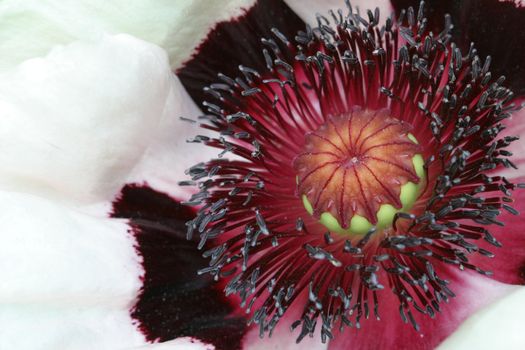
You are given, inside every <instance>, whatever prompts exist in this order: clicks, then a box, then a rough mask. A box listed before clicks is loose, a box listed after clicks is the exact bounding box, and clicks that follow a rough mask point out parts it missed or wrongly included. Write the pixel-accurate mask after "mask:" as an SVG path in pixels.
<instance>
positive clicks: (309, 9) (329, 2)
mask: <svg viewBox="0 0 525 350" xmlns="http://www.w3.org/2000/svg"><path fill="white" fill-rule="evenodd" d="M285 2H286V3H287V4H288V6H290V7H291V8H292V10H294V11H295V13H297V14H298V15H299V17H301V18H302V19H303V21H305V22H307V23H309V24H311V25H316V24H317V21H316V17H315V15H316V14H317V13H319V14H321V15H323V16H327V15H328V11H329V10H337V9H342V10H343V11H344V13H346V12H347V7H346V4H345V2H344V1H343V0H285ZM350 3H351V4H352V7H353V10H354V12H355V11H356V10H359V13H360V14H361V16H363V18H365V19H367V20H368V16H367V15H366V11H367V10H372V11H374V9H375V8H376V7H378V8H379V10H380V11H381V14H380V23H382V22H384V21H385V20H386V18H387V17H389V16H390V14H391V13H392V11H393V9H392V6H391V4H390V0H351V1H350Z"/></svg>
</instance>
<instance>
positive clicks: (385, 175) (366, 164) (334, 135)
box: [294, 109, 424, 234]
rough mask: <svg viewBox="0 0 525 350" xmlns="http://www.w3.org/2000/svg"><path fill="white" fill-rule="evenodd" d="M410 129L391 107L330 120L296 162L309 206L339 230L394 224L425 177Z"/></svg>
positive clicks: (313, 135) (361, 231) (301, 189)
mask: <svg viewBox="0 0 525 350" xmlns="http://www.w3.org/2000/svg"><path fill="white" fill-rule="evenodd" d="M410 129H411V128H410V126H409V125H407V124H406V123H403V122H401V121H400V120H398V119H395V118H393V117H391V116H390V113H389V111H388V110H380V111H369V110H359V109H357V110H354V111H353V112H351V113H349V114H348V115H346V114H345V115H340V116H334V117H330V118H328V121H327V122H326V123H325V124H323V125H321V126H320V127H319V128H318V129H317V130H316V131H314V132H311V133H309V134H308V135H307V136H306V140H305V146H304V152H303V153H301V154H299V155H298V156H297V157H296V158H295V160H294V168H295V169H296V171H297V183H298V191H299V195H300V196H301V197H302V200H303V204H304V206H305V208H306V210H307V211H308V212H309V213H310V214H312V215H314V216H315V217H317V218H319V219H320V220H321V223H323V224H324V225H325V226H327V227H328V228H329V229H330V230H331V231H335V232H338V233H350V234H364V233H366V232H367V231H368V230H370V229H371V228H372V226H378V227H380V228H384V227H387V226H389V225H390V224H391V223H392V219H393V216H394V214H395V213H396V211H399V210H401V209H403V210H408V209H410V207H411V206H412V204H413V203H414V201H415V199H416V198H417V194H418V187H419V186H418V185H419V184H420V183H421V178H423V175H424V170H423V161H422V157H421V155H420V154H419V153H418V152H420V146H419V144H418V143H417V140H416V139H415V138H414V136H413V135H412V134H410Z"/></svg>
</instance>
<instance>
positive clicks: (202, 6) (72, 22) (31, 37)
mask: <svg viewBox="0 0 525 350" xmlns="http://www.w3.org/2000/svg"><path fill="white" fill-rule="evenodd" d="M253 3H254V0H228V1H208V0H193V1H185V0H178V1H173V0H157V1H151V0H134V1H129V0H112V1H107V0H89V1H88V0H77V1H63V0H27V1H19V0H6V1H2V2H1V3H0V71H2V70H5V69H9V68H11V67H13V66H14V65H16V64H18V63H20V62H22V61H23V60H26V59H28V58H31V57H35V56H41V55H45V54H46V53H47V52H48V51H49V50H50V49H51V48H52V47H53V46H54V45H56V44H68V43H70V42H72V41H75V40H79V39H96V38H98V37H99V36H100V34H101V33H111V34H117V33H128V34H132V35H134V36H136V37H138V38H141V39H144V40H146V41H149V42H152V43H155V44H158V45H160V46H162V47H164V48H165V49H167V50H168V52H169V54H170V61H171V63H172V66H173V67H174V68H176V67H178V66H179V65H180V63H181V62H183V61H185V60H187V59H188V58H189V57H190V56H191V54H192V52H193V49H194V47H195V46H197V45H198V44H199V42H200V41H201V40H203V38H204V37H205V36H206V34H207V33H208V32H209V30H210V29H211V28H212V26H213V25H214V24H215V23H217V22H218V21H221V20H226V19H230V18H232V17H234V16H238V15H239V14H241V13H242V9H241V7H243V8H247V7H249V6H250V5H251V4H253Z"/></svg>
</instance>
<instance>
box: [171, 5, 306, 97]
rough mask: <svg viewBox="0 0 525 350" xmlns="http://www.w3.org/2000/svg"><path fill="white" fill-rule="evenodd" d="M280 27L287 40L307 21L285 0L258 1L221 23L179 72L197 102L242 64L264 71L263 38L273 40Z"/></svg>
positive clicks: (236, 72)
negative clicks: (221, 77)
mask: <svg viewBox="0 0 525 350" xmlns="http://www.w3.org/2000/svg"><path fill="white" fill-rule="evenodd" d="M274 27H275V28H278V29H279V31H280V32H281V33H283V34H284V35H286V36H287V37H288V38H294V37H295V34H296V33H297V31H299V30H301V29H304V27H305V24H304V22H303V21H302V20H301V19H300V18H299V17H298V16H297V15H296V14H295V13H294V12H293V11H292V10H291V9H290V8H289V7H288V5H286V4H285V3H284V1H282V0H259V1H257V2H256V3H255V5H254V6H253V7H251V8H250V9H249V10H248V11H246V13H245V14H244V15H243V16H240V17H238V18H235V19H232V20H231V21H225V22H220V23H218V24H217V25H216V26H215V28H213V29H212V30H211V31H210V33H209V34H208V37H207V38H206V39H205V40H204V42H203V43H202V44H201V45H200V46H199V47H198V49H197V50H196V53H195V54H194V55H193V57H192V58H191V59H190V60H189V61H188V62H186V63H185V64H184V65H183V67H182V68H180V69H179V70H178V71H177V75H178V76H179V78H180V80H181V82H182V84H183V85H184V87H185V88H186V89H187V91H188V92H189V94H190V96H191V97H192V98H193V99H194V100H195V101H203V100H204V99H205V96H206V94H205V92H203V90H202V88H203V87H204V86H207V85H210V84H211V83H215V82H216V81H217V73H219V72H220V73H223V74H225V75H227V76H229V77H231V78H235V77H236V76H237V75H238V73H239V69H238V66H239V65H243V66H246V67H250V68H253V69H255V70H257V71H260V72H261V71H265V67H266V62H265V60H264V56H263V55H262V54H261V50H262V49H263V47H266V48H268V49H269V47H268V46H264V45H263V44H262V43H261V38H267V37H274V35H273V34H272V32H271V29H272V28H274Z"/></svg>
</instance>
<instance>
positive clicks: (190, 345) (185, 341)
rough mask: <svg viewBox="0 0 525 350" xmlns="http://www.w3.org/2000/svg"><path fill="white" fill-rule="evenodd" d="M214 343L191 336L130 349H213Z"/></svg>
mask: <svg viewBox="0 0 525 350" xmlns="http://www.w3.org/2000/svg"><path fill="white" fill-rule="evenodd" d="M213 349H215V347H214V346H213V345H208V344H204V343H202V342H200V341H199V340H198V339H193V338H190V337H184V338H177V339H175V340H171V341H167V342H163V343H156V344H149V345H145V346H140V347H136V348H130V349H128V350H213Z"/></svg>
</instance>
